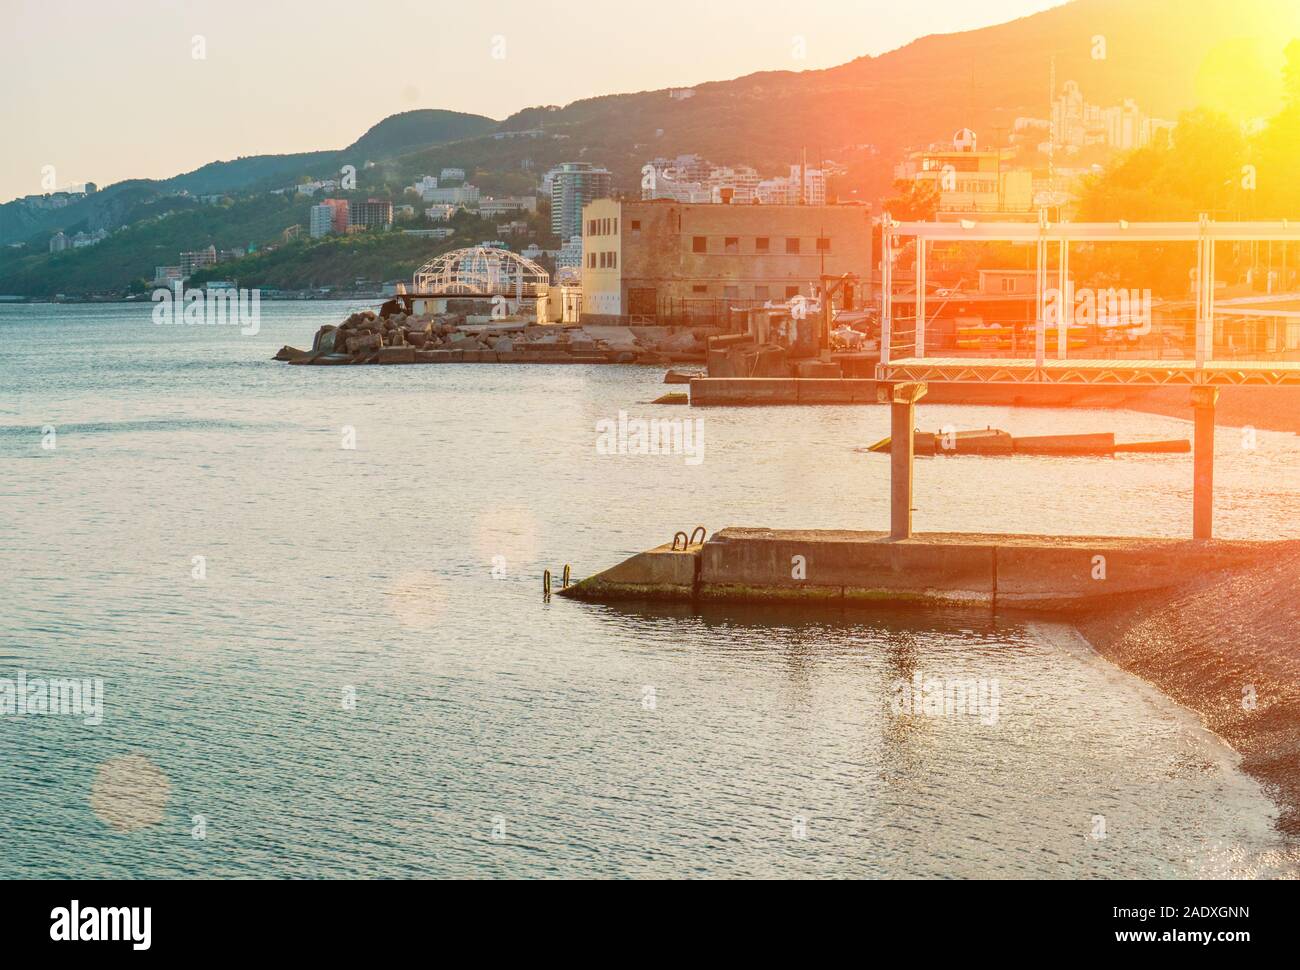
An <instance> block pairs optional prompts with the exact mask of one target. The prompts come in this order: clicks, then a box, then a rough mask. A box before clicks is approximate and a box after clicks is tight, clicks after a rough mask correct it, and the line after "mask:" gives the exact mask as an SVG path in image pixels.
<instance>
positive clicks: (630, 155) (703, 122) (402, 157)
mask: <svg viewBox="0 0 1300 970" xmlns="http://www.w3.org/2000/svg"><path fill="white" fill-rule="evenodd" d="M1297 36H1300V7H1297V6H1296V5H1295V4H1294V2H1293V0H1240V2H1233V0H1074V2H1072V3H1068V4H1065V5H1063V6H1060V7H1056V8H1053V9H1051V10H1048V11H1045V12H1043V13H1040V14H1036V15H1033V16H1030V17H1025V18H1022V19H1019V20H1015V21H1012V22H1010V23H1006V24H1000V25H997V26H992V27H986V28H982V29H979V30H972V31H966V32H962V33H954V34H935V35H931V36H927V37H923V38H920V39H918V40H916V41H914V42H913V43H910V44H908V45H906V46H904V47H902V48H899V49H898V50H895V51H891V52H889V53H886V54H883V55H881V56H879V57H862V58H858V59H857V60H854V61H851V62H849V63H847V64H843V65H840V66H838V67H834V68H829V69H826V70H815V71H803V72H795V71H770V72H764V73H759V74H753V75H749V76H747V77H743V78H738V79H735V80H730V81H714V82H708V83H702V84H699V85H697V86H696V88H695V89H694V90H695V96H694V97H692V98H689V99H685V100H674V99H671V98H669V97H668V92H667V91H664V90H660V91H644V92H638V93H629V94H611V95H605V96H602V97H596V98H589V99H585V100H582V101H577V102H574V103H572V104H569V105H567V106H564V107H553V106H547V107H533V108H528V109H526V110H523V111H520V112H518V113H516V114H515V115H513V116H511V117H510V118H508V119H506V120H505V121H503V122H500V123H498V122H494V121H493V120H492V119H490V118H485V117H482V116H479V115H469V114H462V113H459V112H454V111H442V110H419V111H408V112H403V113H401V114H398V115H393V116H392V117H389V118H386V119H384V120H383V121H381V122H380V123H379V124H377V125H375V126H374V127H372V128H371V129H370V130H369V131H367V132H366V133H365V134H363V135H362V136H361V137H360V138H359V139H357V140H356V141H355V142H354V143H353V144H352V145H350V146H348V148H345V149H341V150H337V151H324V152H312V153H304V154H297V155H280V156H270V155H268V156H251V157H247V158H241V159H235V160H232V161H220V162H212V163H210V164H208V165H205V166H203V167H201V168H199V169H196V170H195V171H193V172H189V173H185V174H184V175H179V176H176V177H175V178H172V179H168V180H166V181H163V182H149V181H134V182H123V183H119V184H117V185H113V186H109V187H108V188H106V189H104V190H102V191H101V192H99V193H97V194H95V195H93V196H90V197H88V198H87V199H84V200H82V201H80V202H78V203H76V204H74V205H72V206H69V207H67V208H66V209H62V210H53V211H50V210H43V211H33V210H30V209H27V208H24V207H22V206H21V205H19V204H18V203H10V204H8V205H4V206H0V244H5V243H10V242H27V243H28V244H29V249H28V250H26V253H27V255H26V256H24V257H21V258H19V257H15V256H14V255H13V254H12V253H5V254H3V255H0V293H32V294H33V295H35V294H36V293H38V292H42V291H38V290H32V289H28V288H27V287H28V286H30V285H31V284H32V283H33V282H34V281H35V280H37V279H38V278H41V274H42V273H44V272H45V270H47V269H48V266H46V267H45V268H44V269H41V268H40V266H39V264H40V262H41V254H40V249H41V247H42V246H43V245H44V242H45V240H47V239H48V237H49V235H50V234H51V233H53V232H54V231H55V230H57V229H63V230H64V231H73V232H75V231H77V230H80V229H87V230H91V231H93V230H94V229H97V228H106V229H109V230H112V229H114V228H116V227H119V226H122V225H127V224H131V223H132V222H134V221H136V220H137V219H138V218H141V217H142V216H141V213H144V214H145V215H144V217H147V218H153V217H154V216H156V215H158V214H165V213H166V212H167V211H184V210H185V209H187V208H188V207H190V206H191V205H193V203H192V201H190V200H188V199H187V198H186V197H185V196H182V195H178V193H181V192H185V193H189V194H190V195H192V196H193V195H212V194H228V195H232V196H236V197H250V196H251V194H252V193H257V192H266V191H267V190H269V189H271V188H274V187H283V186H285V185H288V184H292V183H293V182H295V181H298V180H300V179H302V178H307V177H316V178H323V177H330V176H333V175H337V173H338V170H339V167H340V166H341V165H342V164H344V163H351V164H355V165H356V167H357V170H358V186H357V193H358V194H361V195H379V196H386V197H394V198H395V197H398V196H400V194H401V191H402V187H403V186H404V185H406V184H409V183H410V180H411V179H412V178H414V177H416V176H419V175H422V174H426V173H429V172H434V173H436V172H437V171H438V170H439V169H440V168H441V167H443V166H448V165H451V166H456V167H463V168H466V169H467V170H470V171H472V172H474V175H473V178H474V179H475V181H476V183H477V184H479V185H480V186H481V187H482V188H483V189H484V190H485V191H487V192H497V193H499V194H507V193H511V194H513V193H518V192H526V191H528V189H529V188H530V187H531V186H532V185H535V179H536V176H537V175H538V174H540V173H541V172H544V171H545V170H546V169H547V168H549V167H551V166H552V165H555V164H558V163H559V162H563V161H570V160H575V159H578V160H587V161H592V162H595V163H598V164H601V165H604V166H606V167H608V168H610V169H611V170H612V171H613V172H614V175H615V188H616V190H623V191H626V190H629V189H633V190H634V189H635V186H636V185H637V184H638V183H639V172H640V169H641V166H642V165H644V164H645V163H646V162H647V161H648V160H649V159H651V158H653V157H655V156H661V155H666V156H673V155H677V154H680V153H689V152H698V153H699V154H701V155H703V156H705V157H706V158H708V159H710V160H711V161H713V162H715V163H718V164H748V165H753V166H755V167H757V168H759V169H760V170H761V171H763V172H769V173H776V172H780V171H782V170H784V169H785V168H786V166H788V165H790V164H791V163H793V162H796V161H798V160H799V159H800V158H801V157H802V156H803V153H804V152H805V151H806V152H807V155H808V158H809V161H810V162H813V163H814V164H815V163H816V161H817V160H818V159H822V158H827V159H833V160H835V161H836V162H839V163H840V164H842V165H844V166H845V167H846V169H847V175H845V176H843V177H840V178H837V179H835V180H833V182H832V185H831V192H832V194H833V195H835V196H837V197H839V198H843V199H858V200H862V201H868V202H878V201H879V200H881V199H882V198H885V197H887V196H889V195H890V194H892V182H893V170H894V166H895V164H897V162H899V161H900V160H901V159H902V158H903V157H904V156H905V154H906V153H907V151H909V150H912V149H915V148H919V147H924V146H926V145H929V144H932V143H936V142H946V141H947V140H948V139H949V138H950V137H951V135H952V133H953V132H954V131H956V130H957V129H959V128H961V127H971V128H973V129H975V131H976V132H977V133H978V134H979V136H980V139H981V142H982V143H983V144H985V145H988V144H1005V143H1006V142H1007V139H1008V133H1009V132H1010V130H1011V129H1012V128H1013V126H1014V124H1015V120H1016V119H1017V118H1019V117H1034V118H1045V117H1047V115H1048V113H1049V107H1048V104H1049V91H1050V83H1049V81H1050V77H1051V73H1052V68H1053V64H1054V66H1055V76H1056V81H1057V86H1058V89H1059V87H1060V86H1061V85H1062V84H1064V82H1065V81H1067V80H1073V81H1077V82H1078V83H1079V85H1080V87H1081V89H1082V91H1083V94H1084V96H1085V98H1086V99H1087V100H1088V101H1089V102H1091V103H1094V104H1101V105H1114V104H1120V103H1122V102H1123V101H1124V100H1125V99H1127V98H1132V99H1134V100H1136V102H1137V103H1138V105H1139V107H1140V108H1141V110H1142V111H1143V112H1144V113H1146V114H1148V115H1152V116H1155V117H1162V118H1167V119H1170V120H1173V119H1176V118H1177V117H1178V116H1179V114H1180V113H1181V112H1183V111H1185V110H1187V109H1191V108H1194V107H1197V106H1204V107H1209V108H1212V109H1216V110H1221V111H1224V112H1226V113H1228V115H1229V116H1230V117H1233V118H1234V119H1235V120H1244V119H1250V118H1255V117H1260V116H1267V115H1271V114H1272V113H1273V112H1274V111H1275V110H1276V108H1277V105H1278V100H1279V91H1280V83H1279V78H1280V76H1281V64H1282V49H1283V47H1284V46H1285V44H1286V43H1287V41H1288V40H1290V39H1291V38H1293V37H1297ZM367 163H373V165H371V166H370V167H367ZM530 173H531V174H530ZM1131 191H1132V192H1134V193H1137V194H1139V195H1140V194H1141V192H1142V186H1141V185H1138V186H1136V187H1135V188H1133V189H1132V190H1131ZM240 211H242V210H240ZM270 211H271V212H272V213H273V214H276V213H278V214H279V215H280V216H283V217H285V218H288V217H289V216H290V215H292V213H289V212H288V211H280V210H276V209H275V208H274V207H271V208H270ZM250 218H251V216H250ZM293 218H294V220H296V221H298V222H301V221H302V220H303V217H302V216H300V215H295V216H293ZM288 224H290V223H289V222H285V223H283V224H281V225H278V226H274V227H272V229H273V231H272V232H271V234H270V235H269V236H260V237H259V236H253V235H251V233H248V232H245V238H243V239H242V240H241V242H242V243H243V244H247V243H248V242H258V243H262V242H267V241H270V239H271V238H272V237H273V236H274V235H275V233H276V232H278V230H279V229H283V228H284V226H285V225H288ZM181 225H183V224H181ZM230 228H232V229H236V230H238V231H241V232H242V231H244V230H243V229H241V228H239V227H238V226H237V225H236V226H232V227H230ZM249 228H250V229H251V228H252V227H249ZM210 241H212V240H210V239H208V238H202V237H200V238H193V239H189V240H186V241H185V242H184V244H182V245H180V246H177V247H175V248H176V249H177V250H179V249H190V248H196V247H198V246H203V245H207V243H208V242H210ZM151 245H154V248H155V249H157V251H158V252H159V253H162V252H165V251H166V247H167V246H169V245H171V243H170V242H168V243H166V244H163V243H157V244H151ZM105 246H109V247H111V248H110V249H107V250H104V249H103V247H105ZM96 248H97V249H101V250H102V252H101V253H100V254H99V256H98V257H96V258H97V259H98V260H100V261H103V262H107V261H108V260H109V256H110V254H112V253H114V251H115V244H114V241H113V240H108V241H106V242H105V243H103V244H101V246H100V247H96ZM168 258H174V256H172V257H168ZM158 261H159V262H161V261H162V260H158ZM47 262H48V260H47ZM89 262H94V260H88V263H89ZM16 263H21V266H18V265H16ZM151 271H152V263H151V264H150V265H144V259H143V253H142V252H137V253H136V254H135V256H133V257H132V258H131V259H129V260H128V259H126V258H123V259H122V260H121V261H120V263H119V272H120V273H121V274H123V275H122V276H121V283H122V285H125V283H126V281H127V280H128V279H131V278H135V277H138V276H139V275H144V274H147V273H149V272H151ZM128 273H129V274H130V275H129V276H128V275H126V274H128ZM91 275H93V276H94V277H95V278H96V279H99V278H104V277H105V275H106V274H105V273H101V272H100V271H98V270H96V271H95V272H94V273H93V274H91ZM384 275H390V274H384ZM62 291H63V292H75V290H73V289H71V288H69V286H68V285H65V286H64V287H63V288H62Z"/></svg>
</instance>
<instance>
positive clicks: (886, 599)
mask: <svg viewBox="0 0 1300 970" xmlns="http://www.w3.org/2000/svg"><path fill="white" fill-rule="evenodd" d="M1297 550H1300V542H1241V541H1225V540H1213V541H1194V540H1182V539H1152V538H1104V537H1096V538H1088V537H1079V538H1074V537H1071V538H1060V537H1052V536H1009V535H983V534H968V533H930V534H922V535H917V536H914V537H912V538H910V539H902V540H898V539H893V538H891V537H890V535H889V534H888V533H884V532H849V531H800V530H774V529H736V528H731V529H724V530H722V531H721V532H718V533H716V534H714V535H713V536H711V537H710V538H709V540H708V541H707V542H704V543H701V544H698V545H694V546H691V547H689V548H688V549H687V550H685V551H682V550H678V551H675V552H674V551H672V550H670V548H669V547H668V546H660V547H658V548H656V549H652V550H649V551H648V552H644V553H639V554H638V555H636V556H633V557H632V558H630V559H628V560H627V561H626V562H623V563H621V564H619V565H617V566H615V567H614V568H612V569H609V570H606V571H605V572H603V573H599V574H597V575H595V576H593V577H591V578H590V579H586V580H583V581H582V582H580V583H578V584H576V585H575V586H571V587H569V588H568V589H566V590H563V591H561V595H563V596H569V597H573V598H577V599H590V600H617V599H674V600H697V601H708V600H724V601H726V600H730V601H738V602H780V601H795V602H808V603H818V604H823V605H828V606H854V605H857V606H871V605H874V604H891V603H893V604H907V603H913V604H949V605H966V606H976V607H982V608H999V609H1005V608H1019V609H1032V610H1047V611H1052V612H1062V611H1064V612H1070V611H1078V610H1087V609H1096V608H1098V607H1099V606H1100V605H1102V604H1104V603H1107V601H1110V600H1113V599H1114V598H1115V597H1120V596H1131V595H1138V594H1145V593H1153V592H1157V591H1160V590H1169V589H1175V588H1177V587H1179V586H1182V585H1184V584H1186V583H1189V582H1191V581H1193V580H1196V579H1199V578H1201V577H1203V576H1205V575H1207V574H1211V573H1215V572H1219V571H1222V570H1228V569H1234V568H1238V567H1241V566H1246V565H1250V564H1254V563H1258V562H1262V561H1267V560H1268V559H1270V558H1273V557H1276V556H1280V555H1283V554H1284V553H1286V552H1291V553H1294V552H1295V551H1297ZM1108 605H1109V604H1108Z"/></svg>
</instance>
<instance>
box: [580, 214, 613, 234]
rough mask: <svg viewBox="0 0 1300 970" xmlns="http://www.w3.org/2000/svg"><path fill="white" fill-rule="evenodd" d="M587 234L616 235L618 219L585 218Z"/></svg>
mask: <svg viewBox="0 0 1300 970" xmlns="http://www.w3.org/2000/svg"><path fill="white" fill-rule="evenodd" d="M587 235H588V236H617V235H618V219H617V218H615V217H611V218H608V219H588V220H587Z"/></svg>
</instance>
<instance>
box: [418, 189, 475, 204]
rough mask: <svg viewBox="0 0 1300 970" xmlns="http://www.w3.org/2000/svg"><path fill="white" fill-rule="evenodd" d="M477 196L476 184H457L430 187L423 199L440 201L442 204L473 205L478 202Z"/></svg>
mask: <svg viewBox="0 0 1300 970" xmlns="http://www.w3.org/2000/svg"><path fill="white" fill-rule="evenodd" d="M478 197H479V194H478V186H476V185H458V186H455V187H454V188H436V189H431V190H430V191H429V193H428V194H427V195H425V197H424V201H425V202H435V203H436V202H441V203H443V204H444V205H473V204H474V203H476V202H478Z"/></svg>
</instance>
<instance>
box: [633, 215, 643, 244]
mask: <svg viewBox="0 0 1300 970" xmlns="http://www.w3.org/2000/svg"><path fill="white" fill-rule="evenodd" d="M632 238H633V239H640V238H641V220H640V219H633V220H632Z"/></svg>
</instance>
